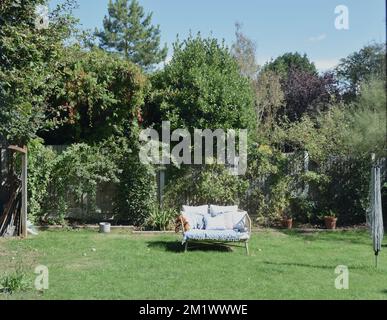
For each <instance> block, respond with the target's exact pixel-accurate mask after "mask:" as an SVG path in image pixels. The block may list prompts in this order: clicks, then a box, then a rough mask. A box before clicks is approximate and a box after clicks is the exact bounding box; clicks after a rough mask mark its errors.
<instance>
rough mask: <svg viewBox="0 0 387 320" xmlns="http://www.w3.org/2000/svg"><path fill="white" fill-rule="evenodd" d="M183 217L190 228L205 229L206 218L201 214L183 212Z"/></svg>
mask: <svg viewBox="0 0 387 320" xmlns="http://www.w3.org/2000/svg"><path fill="white" fill-rule="evenodd" d="M183 217H184V218H185V219H186V220H187V222H188V224H189V226H190V228H191V229H192V230H195V229H199V230H200V229H204V218H203V215H201V214H196V213H186V212H183Z"/></svg>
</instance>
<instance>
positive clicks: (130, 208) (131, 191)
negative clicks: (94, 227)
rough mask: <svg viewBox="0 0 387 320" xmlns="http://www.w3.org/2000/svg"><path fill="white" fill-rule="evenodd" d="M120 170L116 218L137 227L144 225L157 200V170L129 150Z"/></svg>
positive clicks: (122, 160)
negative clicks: (143, 162)
mask: <svg viewBox="0 0 387 320" xmlns="http://www.w3.org/2000/svg"><path fill="white" fill-rule="evenodd" d="M120 168H121V170H122V172H121V174H120V183H119V185H118V190H117V195H116V199H115V209H114V210H115V213H116V218H118V219H120V220H123V221H126V222H129V223H131V224H134V225H136V226H140V225H143V224H144V223H145V221H146V219H147V218H148V216H149V214H150V213H151V212H152V208H153V206H154V205H155V203H156V199H157V196H156V194H157V185H156V173H155V170H154V168H153V167H152V166H150V165H144V164H142V163H141V162H140V161H139V157H138V152H130V151H129V150H128V151H127V153H126V156H125V157H123V158H122V159H121V163H120Z"/></svg>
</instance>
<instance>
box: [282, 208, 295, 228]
mask: <svg viewBox="0 0 387 320" xmlns="http://www.w3.org/2000/svg"><path fill="white" fill-rule="evenodd" d="M282 227H283V228H285V229H288V230H290V229H293V217H292V215H291V212H290V211H287V212H285V213H284V214H283V215H282Z"/></svg>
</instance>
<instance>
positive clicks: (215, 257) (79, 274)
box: [0, 231, 387, 300]
mask: <svg viewBox="0 0 387 320" xmlns="http://www.w3.org/2000/svg"><path fill="white" fill-rule="evenodd" d="M180 240H181V239H180V237H179V236H175V235H133V234H128V233H127V234H125V233H122V234H110V235H102V234H98V233H96V232H94V231H45V232H42V233H41V234H40V235H39V236H37V237H34V238H29V239H27V240H24V241H21V240H0V277H1V275H2V274H9V273H12V272H13V271H15V270H16V269H18V270H23V271H24V272H26V273H27V275H28V278H29V279H30V281H31V288H33V279H34V277H35V275H34V273H33V272H34V269H35V267H36V266H37V265H45V266H47V267H48V269H49V285H50V286H49V289H48V290H46V291H45V292H44V293H41V292H37V291H34V290H32V289H30V290H29V291H27V292H16V293H14V294H12V295H9V294H0V299H237V300H249V299H387V252H383V253H382V254H381V256H380V260H379V265H380V266H379V268H378V269H375V267H374V255H373V252H372V246H371V240H370V237H369V235H368V234H367V233H366V232H363V231H351V232H335V233H314V234H309V235H302V234H299V233H295V232H279V231H264V232H259V233H255V234H254V235H253V237H252V240H251V244H250V250H251V256H249V257H247V256H245V251H244V249H243V248H237V249H234V250H233V251H232V252H230V251H229V250H225V249H224V248H220V247H210V248H207V247H206V248H203V249H195V250H193V251H189V252H188V253H186V254H185V253H184V252H182V247H181V244H180ZM338 265H345V266H348V268H349V272H350V278H349V290H337V289H336V288H335V286H334V282H335V279H336V277H337V274H335V268H336V267H337V266H338Z"/></svg>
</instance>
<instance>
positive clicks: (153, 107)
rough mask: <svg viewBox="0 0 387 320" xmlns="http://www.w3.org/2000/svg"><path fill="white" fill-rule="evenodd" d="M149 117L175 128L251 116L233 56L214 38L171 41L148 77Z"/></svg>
mask: <svg viewBox="0 0 387 320" xmlns="http://www.w3.org/2000/svg"><path fill="white" fill-rule="evenodd" d="M152 84H153V91H152V94H151V97H150V98H149V102H148V106H147V108H148V114H147V115H148V116H149V122H151V123H152V122H154V123H156V124H160V122H161V120H164V121H166V120H169V121H171V127H172V130H174V129H177V128H187V129H190V130H193V129H194V128H198V129H231V128H235V129H244V128H254V126H255V123H256V121H255V120H254V119H255V115H254V108H253V93H252V90H251V88H250V86H249V81H248V80H247V79H246V78H244V77H243V76H242V75H241V74H240V72H239V68H238V65H237V63H236V61H235V59H234V58H233V57H232V55H231V54H230V52H229V49H228V48H227V47H225V46H224V44H219V43H218V41H217V40H216V39H211V38H208V39H202V38H201V37H200V35H198V36H197V37H196V38H193V37H190V38H188V39H187V40H185V41H184V42H182V43H180V42H179V41H177V42H176V43H175V44H174V55H173V58H172V61H171V62H170V63H169V64H168V65H167V66H166V67H165V68H164V70H162V71H160V72H158V73H157V74H156V75H155V76H154V77H153V78H152Z"/></svg>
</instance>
